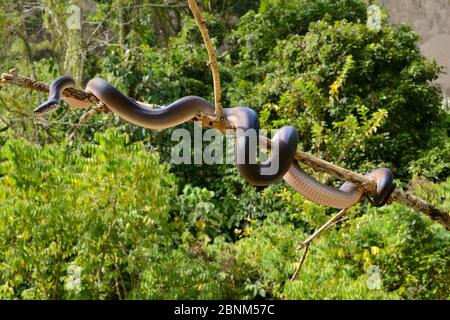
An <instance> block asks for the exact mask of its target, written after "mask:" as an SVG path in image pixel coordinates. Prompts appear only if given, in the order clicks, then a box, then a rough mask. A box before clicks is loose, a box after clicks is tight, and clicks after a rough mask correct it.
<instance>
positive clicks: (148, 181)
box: [0, 0, 450, 299]
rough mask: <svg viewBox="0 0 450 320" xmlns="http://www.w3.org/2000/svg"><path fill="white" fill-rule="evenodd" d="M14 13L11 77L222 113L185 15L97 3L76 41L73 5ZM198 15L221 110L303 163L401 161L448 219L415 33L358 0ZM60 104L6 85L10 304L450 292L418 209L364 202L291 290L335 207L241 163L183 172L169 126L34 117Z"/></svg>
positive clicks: (1, 245) (444, 129)
mask: <svg viewBox="0 0 450 320" xmlns="http://www.w3.org/2000/svg"><path fill="white" fill-rule="evenodd" d="M0 3H1V4H2V8H3V10H2V11H1V12H0V34H1V37H2V39H4V41H3V42H2V45H1V46H2V50H0V69H1V70H2V71H7V70H8V69H10V68H12V67H15V68H16V69H17V70H18V73H20V74H23V75H28V76H35V77H36V78H37V79H39V80H41V81H44V82H50V81H51V80H52V79H54V78H55V77H57V76H59V75H61V74H64V73H70V74H72V75H73V76H74V77H75V78H77V79H78V80H79V81H80V82H81V83H80V86H81V87H82V86H83V85H84V84H85V83H86V81H88V80H89V79H91V78H92V77H94V76H101V77H103V78H105V79H107V80H108V81H111V82H112V83H114V84H115V85H117V86H118V87H119V88H121V89H122V90H123V91H124V92H125V93H127V94H129V95H130V96H132V97H134V98H136V99H137V100H141V101H145V102H148V103H157V104H168V103H170V102H172V101H174V100H176V99H178V98H180V97H182V96H185V95H191V94H193V95H199V96H202V97H204V98H207V99H209V100H211V101H212V79H211V74H210V70H209V66H208V62H207V55H206V51H205V49H204V47H203V43H202V40H201V37H200V34H199V32H198V30H197V27H196V24H195V22H194V21H193V19H192V18H191V16H190V13H189V11H188V9H187V8H186V7H183V6H180V5H181V4H184V2H183V1H173V2H171V5H170V6H164V5H163V6H152V4H153V5H155V4H162V3H166V2H165V1H156V0H155V1H150V2H148V3H147V2H146V1H138V0H110V1H83V6H82V9H83V15H82V19H81V21H82V22H84V23H83V24H82V29H81V31H80V30H70V29H68V26H67V24H66V19H67V16H68V14H70V12H69V13H68V11H67V9H68V7H69V5H70V4H68V3H65V2H59V1H50V0H40V1H38V3H40V4H41V5H42V6H41V7H39V6H36V7H35V3H36V2H31V1H19V2H14V1H10V0H0ZM80 3H81V1H73V4H80ZM86 3H88V4H90V5H86ZM94 4H95V6H94ZM149 4H150V5H149ZM200 4H201V5H202V9H203V11H204V13H205V17H206V18H207V21H208V28H209V31H210V33H211V35H212V36H213V37H214V39H213V40H214V42H215V45H216V46H217V48H218V51H219V64H220V69H221V76H222V81H223V86H224V88H223V89H224V103H225V106H237V105H244V106H248V107H251V108H253V109H255V110H256V111H257V112H258V113H259V115H260V119H261V122H262V125H263V126H264V127H266V128H279V127H281V126H283V125H286V124H290V125H294V126H295V127H296V128H297V129H298V130H299V133H300V136H301V141H300V145H299V147H300V148H301V149H302V150H305V151H308V152H311V153H313V154H315V155H318V156H320V157H321V158H324V159H326V160H329V161H332V162H334V163H336V164H339V165H342V166H345V167H348V168H351V169H354V170H357V171H360V172H366V171H368V170H370V169H373V168H375V167H378V166H381V165H386V166H389V167H391V168H392V169H393V171H394V173H395V176H396V178H397V182H398V184H399V185H400V186H401V187H403V188H409V189H410V190H411V191H414V192H416V193H417V194H418V195H419V196H421V197H423V198H425V199H427V200H428V201H430V202H432V203H434V204H436V205H438V206H440V207H442V208H445V209H450V196H449V194H450V177H449V174H450V169H449V161H448V159H449V158H450V144H449V139H448V135H449V131H450V130H449V129H450V126H449V124H450V116H449V114H448V109H446V108H445V107H444V106H443V103H442V101H443V97H442V94H441V92H440V91H439V89H438V88H436V87H435V86H434V85H433V84H432V83H431V81H432V80H434V79H436V77H437V76H438V75H439V74H440V72H441V71H442V70H441V68H440V67H439V66H438V65H436V64H435V63H434V62H432V61H429V60H426V59H425V58H424V57H423V56H422V55H421V54H420V52H419V50H418V48H417V40H418V36H417V35H416V34H415V33H414V32H413V31H412V30H411V29H410V28H409V27H408V26H400V27H397V28H394V27H393V26H391V25H390V24H389V23H388V21H387V16H386V15H387V13H384V14H385V16H383V17H382V21H381V23H382V28H381V29H380V30H376V29H372V28H370V26H368V25H367V23H366V21H367V7H366V4H365V1H362V0H361V1H360V0H339V1H337V0H295V1H284V0H262V1H245V0H242V1H229V0H210V1H206V0H205V1H200ZM40 8H47V9H46V10H41V9H40ZM44 100H45V96H44V95H42V94H37V93H35V92H29V91H26V90H23V89H19V88H14V87H9V86H3V87H1V88H0V131H1V132H0V150H1V151H0V180H1V184H0V298H3V299H41V298H44V299H49V298H51V299H77V298H78V299H80V298H81V299H133V298H134V299H166V298H179V299H181V298H184V299H220V298H222V299H225V298H231V299H259V298H266V299H448V298H449V297H450V291H449V287H448V283H449V280H450V269H449V265H450V257H449V251H448V249H449V246H450V234H449V233H448V232H447V231H446V230H445V229H444V228H443V227H442V226H440V225H438V224H436V223H433V222H431V221H430V220H429V219H428V218H426V217H424V216H423V215H422V214H419V213H416V212H413V211H411V210H409V209H406V208H405V207H403V206H400V205H391V206H387V207H384V208H381V209H377V208H373V207H372V206H371V205H370V204H369V203H367V202H362V203H361V204H358V205H357V206H355V207H354V208H352V209H351V210H349V212H348V215H347V219H344V220H342V221H340V222H339V223H338V224H336V225H335V226H334V227H333V228H332V229H331V230H330V231H328V232H327V233H326V234H324V235H323V236H322V237H321V238H320V239H319V240H318V241H317V242H314V244H313V245H312V247H311V249H310V253H309V255H308V257H307V260H306V262H305V264H304V266H303V269H302V271H301V273H300V275H299V277H298V278H297V280H295V281H294V282H290V281H289V278H290V276H291V275H292V273H293V272H294V269H295V266H296V263H297V261H298V259H299V258H300V255H301V252H299V251H297V250H296V245H297V244H298V243H299V242H300V241H302V240H303V239H305V238H306V237H307V236H308V235H309V234H311V233H312V232H313V231H314V230H315V229H316V228H318V227H320V226H321V225H322V224H323V223H324V222H325V221H326V220H327V219H328V218H329V216H330V215H331V214H333V213H334V210H332V209H329V208H325V207H322V206H319V205H316V204H314V203H311V202H310V201H307V200H305V199H304V198H303V197H302V196H300V195H299V194H297V193H295V192H293V190H291V189H290V188H289V187H288V186H286V185H285V184H284V183H283V182H280V183H278V184H275V185H271V186H269V187H267V188H254V187H252V186H251V185H249V184H248V183H247V182H245V181H244V180H243V179H242V178H241V177H240V176H239V175H238V173H237V170H236V169H235V168H234V167H233V166H231V165H214V166H209V165H195V166H194V165H192V166H190V165H179V166H175V165H170V163H169V155H170V150H171V146H172V142H171V141H170V132H171V131H170V130H166V131H163V132H154V131H149V130H143V129H142V128H139V127H136V126H132V125H129V124H126V123H125V122H123V121H121V120H119V119H118V118H117V117H114V116H113V115H111V114H106V115H98V116H97V117H95V118H94V119H92V120H91V121H90V122H88V123H87V124H86V125H84V126H82V127H81V128H79V131H78V134H77V135H76V136H75V138H70V137H69V136H70V134H71V133H73V132H74V130H75V127H74V124H75V123H76V122H77V121H78V118H79V117H80V115H81V114H82V111H79V110H77V111H76V110H70V109H69V108H68V107H67V106H63V107H62V108H61V109H60V110H58V111H57V112H55V113H53V114H52V115H51V116H49V117H47V118H46V119H36V118H34V117H33V114H32V110H33V109H34V108H35V107H36V106H37V105H39V104H40V103H41V102H42V101H44ZM185 127H186V128H188V129H190V130H191V129H192V125H185ZM316 177H317V178H318V179H320V180H321V181H322V182H327V183H329V184H336V181H333V180H331V179H330V178H329V177H325V176H323V175H316ZM374 277H375V278H374Z"/></svg>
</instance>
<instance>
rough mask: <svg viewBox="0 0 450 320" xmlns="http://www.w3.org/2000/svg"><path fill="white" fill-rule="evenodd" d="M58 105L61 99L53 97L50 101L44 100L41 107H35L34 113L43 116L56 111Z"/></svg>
mask: <svg viewBox="0 0 450 320" xmlns="http://www.w3.org/2000/svg"><path fill="white" fill-rule="evenodd" d="M58 107H59V101H57V100H56V99H52V100H48V101H46V102H44V103H43V104H41V105H40V106H39V107H37V108H36V109H34V111H33V113H34V115H36V116H43V115H46V114H48V113H51V112H53V111H55V110H56V109H58Z"/></svg>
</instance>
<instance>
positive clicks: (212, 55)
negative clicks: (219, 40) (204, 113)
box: [187, 0, 225, 122]
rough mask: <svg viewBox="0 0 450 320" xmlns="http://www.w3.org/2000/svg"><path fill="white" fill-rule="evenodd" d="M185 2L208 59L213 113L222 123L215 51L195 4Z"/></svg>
mask: <svg viewBox="0 0 450 320" xmlns="http://www.w3.org/2000/svg"><path fill="white" fill-rule="evenodd" d="M187 2H188V4H189V8H190V9H191V11H192V13H193V15H194V17H195V21H196V22H197V25H198V28H199V29H200V32H201V34H202V37H203V41H204V42H205V46H206V50H207V51H208V58H209V63H210V65H211V73H212V77H213V83H214V104H215V108H216V110H215V113H216V117H217V118H218V120H219V121H220V122H223V121H224V120H225V117H224V113H223V108H222V89H221V86H220V74H219V67H218V65H217V57H216V51H215V49H214V46H213V44H212V41H211V38H210V37H209V33H208V29H207V28H206V22H205V20H204V19H203V17H202V14H201V12H200V9H199V8H198V6H197V3H196V2H195V0H187Z"/></svg>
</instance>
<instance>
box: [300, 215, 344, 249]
mask: <svg viewBox="0 0 450 320" xmlns="http://www.w3.org/2000/svg"><path fill="white" fill-rule="evenodd" d="M346 211H347V209H342V210H341V211H339V212H338V213H337V214H335V215H334V216H333V217H332V218H331V219H330V220H328V221H327V222H325V224H324V225H323V226H321V227H320V228H319V229H317V230H316V231H315V232H314V233H313V234H312V235H311V236H310V237H309V238H308V239H306V240H305V241H303V242H302V243H300V244H299V245H298V247H297V249H299V250H300V249H302V248H305V247H306V246H309V245H310V244H311V242H313V241H314V240H315V239H317V238H318V237H319V236H320V235H321V234H322V233H323V232H324V231H325V230H327V229H328V228H329V227H330V226H332V225H333V224H334V223H335V222H336V221H337V220H338V219H339V218H340V217H342V216H343V215H344V213H345V212H346Z"/></svg>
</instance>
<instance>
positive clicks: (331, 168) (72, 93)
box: [0, 70, 450, 230]
mask: <svg viewBox="0 0 450 320" xmlns="http://www.w3.org/2000/svg"><path fill="white" fill-rule="evenodd" d="M0 84H12V85H15V86H19V87H23V88H27V89H31V90H37V91H41V92H47V93H48V92H49V86H48V85H46V84H43V83H41V82H38V81H36V80H33V79H30V78H25V77H21V76H18V75H17V74H16V73H15V71H14V70H11V71H10V72H9V73H4V74H2V75H1V76H0ZM63 95H64V96H65V97H69V98H73V99H77V100H80V101H89V102H91V103H92V104H98V103H99V102H100V101H99V100H98V99H97V98H96V97H95V96H93V95H92V94H90V93H88V92H85V91H81V90H78V89H67V90H64V92H63ZM139 103H140V104H142V105H144V106H146V107H151V108H157V107H159V106H155V105H148V104H145V103H141V102H139ZM102 111H104V109H103V110H102ZM94 114H95V113H94ZM192 121H200V122H201V123H202V125H203V126H205V127H209V128H215V129H218V130H219V131H221V132H226V130H230V129H234V127H233V125H232V124H231V123H230V122H228V121H226V120H224V121H222V122H221V121H220V120H219V119H217V118H216V117H211V116H208V115H204V114H200V115H198V116H197V117H195V118H193V119H192ZM260 143H261V144H262V145H264V143H267V148H268V149H270V145H271V141H270V139H268V138H266V137H263V136H260ZM295 159H296V160H298V161H300V162H302V163H304V164H306V165H308V166H310V167H311V168H313V169H314V170H316V171H319V172H325V173H328V174H330V175H332V176H334V177H336V178H339V179H341V180H344V181H351V182H353V183H355V185H356V186H357V188H360V190H364V192H365V194H366V195H368V196H372V195H374V192H375V190H376V183H375V181H373V180H369V179H368V178H366V177H365V176H363V175H361V174H359V173H356V172H353V171H350V170H347V169H344V168H341V167H339V166H337V165H335V164H332V163H329V162H327V161H325V160H322V159H319V158H316V157H314V156H312V155H310V154H308V153H306V152H303V151H300V150H297V153H296V156H295ZM390 202H397V203H400V204H403V205H405V206H407V207H409V208H411V209H413V210H415V211H418V212H421V213H423V214H425V215H427V216H428V217H429V218H431V219H432V220H434V221H436V222H438V223H440V224H441V225H443V226H444V227H445V228H446V229H447V230H450V215H449V213H448V212H446V211H445V210H442V209H439V208H436V207H435V206H433V205H432V204H430V203H428V202H426V201H424V200H422V199H419V198H417V197H415V196H414V195H412V194H410V193H408V192H404V191H401V190H395V191H394V192H393V193H392V196H391V200H390Z"/></svg>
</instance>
